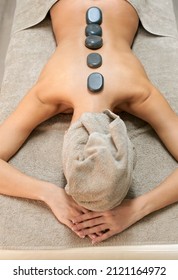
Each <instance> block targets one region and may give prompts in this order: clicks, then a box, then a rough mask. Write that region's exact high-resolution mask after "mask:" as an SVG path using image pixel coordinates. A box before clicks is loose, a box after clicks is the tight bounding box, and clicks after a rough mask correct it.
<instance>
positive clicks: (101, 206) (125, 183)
mask: <svg viewBox="0 0 178 280" xmlns="http://www.w3.org/2000/svg"><path fill="white" fill-rule="evenodd" d="M62 157H63V169H64V174H65V177H66V180H67V185H66V187H65V190H66V192H67V193H68V194H69V195H71V196H72V197H73V199H74V200H75V201H76V202H77V203H78V204H79V205H82V206H84V207H85V208H87V209H89V210H93V211H105V210H109V209H112V208H114V207H115V206H117V205H119V204H120V203H121V202H122V200H123V199H124V198H125V196H126V194H127V192H128V190H129V187H130V184H131V181H132V171H133V166H134V149H133V145H132V143H131V142H130V140H129V138H128V135H127V129H126V126H125V124H124V122H123V121H122V120H121V119H120V117H119V116H117V115H115V114H114V113H112V112H111V111H109V110H106V111H104V112H103V113H84V114H83V115H82V116H81V118H80V119H79V120H78V121H76V122H75V123H74V124H72V125H71V127H70V128H69V130H68V131H67V132H66V134H65V136H64V143H63V152H62Z"/></svg>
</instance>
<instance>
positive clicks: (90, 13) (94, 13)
mask: <svg viewBox="0 0 178 280" xmlns="http://www.w3.org/2000/svg"><path fill="white" fill-rule="evenodd" d="M86 22H87V23H88V24H89V23H97V24H101V23H102V11H101V10H100V9H99V8H97V7H91V8H89V9H88V10H87V12H86Z"/></svg>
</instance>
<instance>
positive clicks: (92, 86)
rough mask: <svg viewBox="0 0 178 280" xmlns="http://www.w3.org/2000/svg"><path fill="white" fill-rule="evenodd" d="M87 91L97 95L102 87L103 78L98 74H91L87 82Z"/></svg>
mask: <svg viewBox="0 0 178 280" xmlns="http://www.w3.org/2000/svg"><path fill="white" fill-rule="evenodd" d="M87 87H88V89H89V90H90V91H91V92H93V93H98V92H99V91H101V90H102V89H103V87H104V78H103V76H102V75H101V74H100V73H92V74H90V76H89V77H88V81H87Z"/></svg>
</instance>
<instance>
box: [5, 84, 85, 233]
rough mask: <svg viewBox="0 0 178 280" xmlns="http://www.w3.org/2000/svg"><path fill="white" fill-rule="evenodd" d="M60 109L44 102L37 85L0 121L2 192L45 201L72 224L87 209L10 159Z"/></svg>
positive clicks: (64, 220) (59, 215)
mask: <svg viewBox="0 0 178 280" xmlns="http://www.w3.org/2000/svg"><path fill="white" fill-rule="evenodd" d="M57 113H58V106H54V105H49V104H44V103H42V102H41V101H40V100H39V98H38V89H37V87H34V88H33V89H32V90H31V91H30V92H29V93H28V94H27V95H26V96H25V97H24V99H23V100H22V101H21V102H20V104H19V106H18V107H17V109H16V110H15V111H14V112H13V113H12V114H11V115H10V116H9V117H8V118H7V119H6V120H5V121H4V122H3V123H2V124H1V125H0V194H3V195H8V196H15V197H21V198H28V199H35V200H41V201H44V202H45V203H46V204H47V205H48V206H49V207H50V208H51V210H52V211H53V213H54V214H55V216H56V217H57V219H58V220H59V221H60V222H61V223H64V224H66V225H67V226H68V227H70V228H71V227H72V222H71V219H72V218H74V217H75V216H76V215H79V214H81V213H86V210H85V209H84V208H83V207H80V206H78V205H77V204H76V203H75V202H74V201H73V199H72V198H70V197H69V196H67V195H66V193H65V191H64V190H63V189H61V188H60V187H57V186H56V185H54V184H52V183H49V182H44V181H41V180H37V179H35V178H32V177H30V176H27V175H25V174H23V173H22V172H20V171H19V170H17V169H16V168H14V167H12V166H11V165H9V164H8V163H7V161H8V160H9V159H10V158H11V157H12V156H13V155H14V154H15V153H16V152H17V151H18V150H19V149H20V147H21V146H22V144H23V143H24V142H25V140H26V139H27V137H28V136H29V134H30V133H31V131H32V130H33V129H34V128H35V127H36V126H37V125H38V124H40V123H41V122H43V121H45V120H46V119H48V118H50V117H52V116H53V115H55V114H57Z"/></svg>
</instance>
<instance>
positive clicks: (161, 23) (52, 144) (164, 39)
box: [0, 0, 178, 259]
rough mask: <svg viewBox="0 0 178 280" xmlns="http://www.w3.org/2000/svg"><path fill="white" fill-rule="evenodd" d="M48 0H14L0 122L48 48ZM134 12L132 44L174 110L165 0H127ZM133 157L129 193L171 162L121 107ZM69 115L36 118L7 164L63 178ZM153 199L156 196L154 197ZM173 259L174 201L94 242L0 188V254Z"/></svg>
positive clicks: (173, 42)
mask: <svg viewBox="0 0 178 280" xmlns="http://www.w3.org/2000/svg"><path fill="white" fill-rule="evenodd" d="M55 2H56V1H54V0H48V1H44V0H33V1H32V0H17V1H16V10H15V16H14V22H13V27H12V32H11V40H10V44H9V48H8V52H7V56H6V62H5V74H4V78H3V83H2V86H1V93H0V122H2V121H3V120H4V119H5V118H6V117H7V116H8V115H9V114H10V113H11V112H12V111H13V110H14V109H15V107H16V106H17V104H18V103H19V101H20V100H21V99H22V97H23V96H24V95H25V94H26V92H27V91H28V89H30V88H31V87H32V85H33V84H34V83H35V82H36V80H37V78H38V75H39V73H40V71H41V69H42V68H43V66H44V64H45V63H46V62H47V60H48V58H49V57H50V55H51V54H52V53H53V51H54V49H55V40H54V36H53V32H52V29H51V21H50V17H49V13H48V11H49V8H50V7H51V6H52V5H53V4H54V3H55ZM129 2H130V3H131V4H132V5H133V6H134V7H135V8H136V10H137V12H138V14H139V17H140V26H139V30H138V33H137V35H136V38H135V41H134V44H133V51H134V52H135V54H136V55H137V56H138V57H139V59H140V60H141V62H142V64H143V65H144V67H145V69H146V72H147V74H148V76H149V78H150V80H151V81H152V82H153V84H154V85H155V86H156V87H158V88H159V89H160V91H161V92H162V94H163V95H164V96H165V97H166V99H167V100H168V102H169V103H170V105H171V106H172V108H173V109H174V110H175V111H176V112H177V113H178V34H177V27H176V21H175V16H174V11H173V4H172V1H171V0H167V1H158V0H154V1H153V0H130V1H129ZM121 118H122V119H123V120H124V122H125V124H126V126H127V129H128V134H129V137H130V138H131V141H132V142H133V144H134V146H135V149H136V154H137V162H136V166H135V169H134V177H133V183H132V186H131V188H130V190H129V193H128V196H127V197H128V198H133V197H135V196H138V195H141V194H143V193H145V192H147V191H149V190H151V189H152V188H154V187H155V186H157V185H158V184H159V183H160V182H161V181H162V180H163V179H164V178H165V177H166V176H168V175H169V174H170V173H171V172H172V170H174V169H175V168H176V167H177V162H176V161H175V160H174V159H173V157H172V156H171V155H170V154H169V152H168V151H167V150H166V149H165V147H164V146H163V144H162V143H161V141H160V140H159V138H158V137H157V135H156V134H155V132H154V131H153V129H152V128H151V127H150V126H149V125H148V124H147V123H145V122H144V121H142V120H139V119H138V118H136V117H134V116H131V115H129V114H126V113H122V114H121ZM70 119H71V115H70V114H69V115H63V114H61V115H58V116H56V117H54V118H51V119H50V120H48V121H46V122H44V123H43V124H41V125H39V126H38V127H37V128H36V129H35V130H34V132H33V133H32V134H31V135H30V137H29V139H28V141H26V143H25V144H24V145H23V147H22V148H21V149H20V150H19V151H18V153H17V154H16V155H15V156H14V157H13V158H12V159H11V160H10V164H12V165H13V166H15V167H16V168H19V169H20V170H21V171H23V172H25V173H26V174H28V175H30V176H34V177H36V178H39V179H43V180H47V181H51V182H53V183H55V184H57V185H59V186H65V183H66V182H65V177H64V175H63V171H62V163H61V149H62V143H63V137H64V132H65V130H66V129H67V128H68V127H69V123H70ZM158 199H159V197H158ZM153 258H154V259H176V258H178V203H175V204H174V205H171V206H168V207H166V208H164V209H162V210H160V211H157V212H155V213H152V214H150V215H148V216H147V217H145V218H144V219H142V220H141V221H139V222H137V223H136V224H134V225H133V226H131V227H130V228H128V229H127V230H125V231H124V232H122V233H120V234H118V235H116V236H114V237H112V238H110V239H108V240H106V241H104V242H102V243H100V244H98V245H95V246H92V245H91V242H90V240H89V239H88V238H85V239H80V238H79V237H78V236H76V235H75V234H74V233H73V232H71V230H69V229H68V228H67V227H66V226H64V225H62V224H60V223H59V222H58V221H57V219H56V218H55V217H54V215H53V214H52V213H51V211H50V209H48V207H47V206H46V205H44V204H43V203H42V202H39V201H32V200H28V199H20V198H13V197H8V196H3V195H0V259H153Z"/></svg>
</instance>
